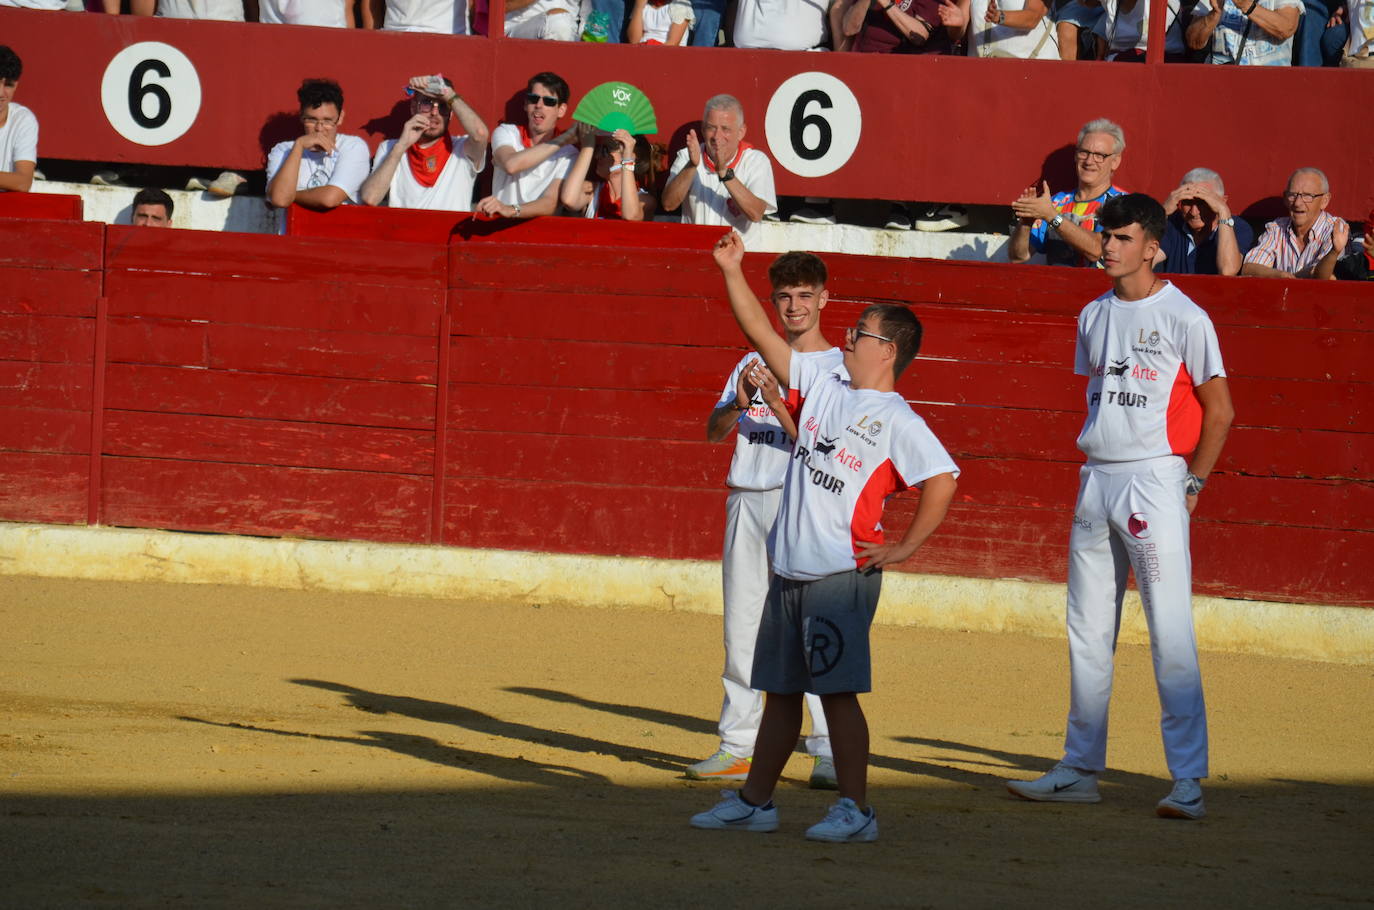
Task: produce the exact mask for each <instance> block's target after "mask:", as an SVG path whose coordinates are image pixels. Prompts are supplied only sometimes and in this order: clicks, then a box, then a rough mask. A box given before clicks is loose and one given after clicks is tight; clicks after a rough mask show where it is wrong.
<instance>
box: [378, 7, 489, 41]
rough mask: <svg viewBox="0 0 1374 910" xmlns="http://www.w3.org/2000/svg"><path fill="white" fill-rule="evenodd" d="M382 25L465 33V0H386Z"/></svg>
mask: <svg viewBox="0 0 1374 910" xmlns="http://www.w3.org/2000/svg"><path fill="white" fill-rule="evenodd" d="M382 28H384V29H386V30H387V31H389V32H432V33H435V34H439V35H466V34H467V33H468V9H467V2H466V0H386V19H385V20H384V22H383V25H382Z"/></svg>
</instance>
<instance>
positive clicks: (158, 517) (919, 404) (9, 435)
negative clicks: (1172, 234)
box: [0, 210, 1374, 606]
mask: <svg viewBox="0 0 1374 910" xmlns="http://www.w3.org/2000/svg"><path fill="white" fill-rule="evenodd" d="M336 214H339V215H341V217H337V218H336V217H335V215H330V216H327V217H319V216H316V217H313V218H311V217H306V218H302V219H300V220H299V221H296V222H295V223H294V224H293V228H294V229H295V230H296V231H298V232H302V234H304V232H309V233H310V234H313V236H305V235H302V236H294V237H286V238H282V237H267V236H258V235H243V234H213V233H201V232H194V231H157V230H150V229H138V228H127V227H113V226H111V227H106V226H103V225H98V224H81V223H71V222H61V221H33V220H29V221H18V220H10V221H0V519H5V520H18V521H45V522H61V523H82V522H86V521H90V522H93V523H101V524H111V525H127V526H133V527H154V528H169V529H187V530H200V531H222V532H235V533H249V534H267V535H287V536H303V537H317V538H345V539H362V540H380V541H405V542H415V543H419V542H431V543H444V544H449V545H458V546H472V547H494V548H514V549H526V550H534V551H548V552H576V553H604V554H612V555H631V556H657V557H667V558H698V559H714V558H716V557H717V556H718V548H719V541H720V537H721V531H722V515H723V508H722V507H723V504H724V495H725V494H724V489H723V487H722V482H723V478H724V476H725V470H726V466H727V464H728V461H729V457H730V452H731V447H730V446H729V445H715V446H713V445H708V444H707V443H706V442H704V441H703V438H704V427H705V419H706V415H707V413H708V412H709V410H710V408H711V406H712V404H713V402H714V400H715V397H716V396H717V394H718V393H719V389H720V385H721V383H722V382H723V380H724V377H725V375H726V374H727V372H728V371H729V369H730V367H731V366H732V365H733V363H734V361H735V360H736V359H737V358H738V356H739V353H740V350H741V343H740V339H739V337H738V335H737V330H736V329H735V328H734V325H733V322H732V321H731V319H730V317H729V315H728V308H727V307H726V305H725V303H724V301H723V300H722V299H721V288H720V278H719V275H718V273H717V272H716V269H715V267H714V265H713V263H712V262H711V260H710V257H709V254H708V253H707V249H708V248H709V246H710V244H711V243H712V241H713V240H714V238H715V236H716V232H715V231H714V230H712V229H709V228H693V227H683V226H677V225H652V226H648V227H650V228H652V230H650V231H647V232H632V231H627V230H626V229H625V226H624V225H615V224H608V223H598V222H584V221H577V222H569V221H567V220H562V219H541V220H535V221H531V222H524V223H521V224H518V225H515V226H509V227H508V226H505V225H503V224H499V223H485V224H483V223H475V222H470V221H467V220H466V218H464V217H463V216H452V215H449V216H439V215H434V214H425V213H414V217H410V215H411V214H412V213H405V212H399V211H376V212H372V211H369V210H352V211H350V212H348V213H347V214H346V215H343V213H336ZM369 217H372V218H375V221H374V222H373V223H372V225H371V227H370V228H369V225H368V219H369ZM369 237H371V238H374V239H368V238H369ZM377 237H382V238H386V239H375V238H377ZM636 238H638V241H639V242H638V243H636ZM827 258H828V261H829V263H830V266H831V269H832V274H833V276H834V277H833V280H832V283H831V291H832V294H833V297H832V303H831V305H830V306H829V307H828V308H827V310H826V318H825V329H826V332H827V334H829V335H830V336H831V337H839V335H840V332H841V330H842V328H843V327H844V326H845V325H849V324H851V323H852V322H853V320H854V319H855V318H856V317H857V315H858V313H859V311H860V309H861V308H862V307H863V306H864V305H865V304H866V303H868V302H871V301H873V300H903V301H909V302H911V303H912V304H913V306H914V307H915V310H916V312H917V313H918V314H919V315H920V317H921V318H922V320H923V321H924V322H925V324H926V329H927V337H926V343H925V347H924V350H923V351H922V357H921V359H919V360H918V361H917V362H916V363H915V364H914V365H913V367H912V368H911V369H910V370H909V371H908V373H907V375H906V376H905V377H903V381H902V384H901V386H900V389H899V390H900V391H902V392H903V393H904V394H905V395H906V396H907V398H908V399H910V400H912V401H913V402H915V403H916V404H915V407H916V408H917V410H918V411H920V412H921V413H922V414H923V415H924V416H926V418H927V419H928V420H929V422H930V423H931V425H932V426H933V427H934V429H935V430H936V432H937V433H938V434H939V435H940V437H941V439H942V440H944V442H945V444H946V445H947V447H948V448H949V449H950V451H951V452H952V453H953V454H954V455H955V457H956V458H957V459H958V460H959V461H960V463H961V466H962V467H963V469H964V476H963V478H962V479H961V482H960V487H959V493H958V498H957V501H956V504H955V506H954V508H953V509H952V511H951V513H950V516H949V518H948V519H947V521H946V523H945V525H944V526H943V527H942V528H941V530H940V532H939V534H938V535H937V536H936V538H935V539H933V540H932V541H931V542H930V543H929V544H928V545H927V547H926V548H924V549H923V550H922V552H921V554H920V557H919V558H918V559H917V560H916V561H914V562H913V563H912V564H911V565H910V566H908V567H907V568H909V569H911V570H921V571H933V572H937V573H948V574H957V575H968V576H975V577H1019V578H1028V579H1037V580H1044V581H1062V580H1063V577H1064V566H1065V543H1066V539H1067V532H1068V523H1069V518H1070V514H1071V509H1072V500H1073V495H1074V491H1075V488H1076V472H1077V467H1078V465H1079V464H1080V463H1081V460H1082V459H1081V456H1080V455H1079V454H1078V453H1077V451H1076V450H1075V449H1074V446H1073V440H1074V438H1075V436H1076V435H1077V430H1078V426H1079V424H1080V422H1081V415H1082V391H1081V385H1082V381H1081V379H1078V378H1076V377H1074V376H1073V375H1072V372H1071V369H1070V363H1071V359H1072V352H1073V321H1074V317H1075V315H1076V314H1077V312H1078V310H1079V309H1080V308H1081V307H1082V305H1083V304H1084V303H1085V302H1086V301H1087V300H1089V299H1090V298H1092V297H1093V296H1096V295H1097V294H1098V293H1100V292H1101V290H1102V289H1103V286H1104V285H1103V280H1102V278H1101V276H1100V275H1098V274H1096V273H1093V272H1088V271H1077V270H1068V269H1049V268H1036V267H1016V266H1008V265H984V264H974V263H950V262H936V261H922V260H895V259H881V258H864V257H851V256H830V257H827ZM769 259H770V257H769V256H766V255H751V256H750V257H749V261H748V268H749V272H750V274H751V275H753V276H755V280H756V286H757V289H758V290H759V291H760V293H763V292H765V291H766V287H764V284H763V280H764V279H763V276H764V272H765V268H766V265H767V263H768V261H769ZM1180 284H1181V285H1182V286H1183V287H1184V289H1185V290H1186V291H1188V293H1190V294H1192V295H1193V296H1194V297H1195V299H1197V300H1198V301H1199V302H1201V303H1202V304H1203V305H1204V306H1206V307H1207V308H1208V310H1209V312H1210V313H1211V314H1212V317H1213V320H1214V321H1215V322H1216V324H1217V327H1218V331H1219V333H1220V336H1221V342H1222V347H1223V352H1224V353H1225V356H1226V359H1227V363H1228V365H1229V369H1230V373H1231V377H1232V379H1231V382H1232V388H1233V392H1234V396H1235V401H1236V408H1237V412H1238V418H1237V426H1236V429H1235V430H1234V432H1233V435H1232V438H1231V441H1230V443H1229V444H1228V446H1227V449H1226V452H1225V455H1224V457H1223V459H1222V461H1221V464H1220V466H1219V469H1218V475H1217V476H1216V477H1215V479H1214V480H1213V482H1212V483H1211V485H1210V486H1209V488H1208V491H1207V493H1206V494H1205V495H1204V496H1203V500H1202V508H1201V511H1200V513H1199V514H1198V516H1197V518H1196V521H1195V524H1194V550H1193V551H1194V556H1195V563H1196V578H1197V582H1198V584H1197V587H1198V589H1199V590H1200V591H1202V592H1206V593H1212V594H1220V595H1225V596H1236V597H1250V598H1263V599H1276V600H1292V601H1302V602H1324V603H1340V604H1355V605H1363V606H1370V605H1374V581H1371V580H1370V575H1369V573H1368V572H1366V571H1364V570H1365V567H1366V566H1367V565H1369V564H1370V561H1371V558H1372V557H1374V546H1371V544H1372V543H1374V530H1372V529H1374V464H1371V453H1372V452H1374V448H1371V446H1370V442H1371V436H1372V434H1374V416H1371V415H1372V414H1374V412H1372V411H1371V410H1370V409H1369V408H1368V406H1367V404H1366V402H1367V400H1368V397H1369V394H1370V391H1371V383H1370V381H1369V379H1368V378H1367V376H1366V375H1365V372H1364V370H1363V358H1362V356H1361V355H1362V343H1363V342H1364V341H1365V340H1366V339H1367V338H1368V336H1369V333H1370V331H1371V329H1374V316H1371V315H1370V314H1371V313H1372V312H1374V309H1371V304H1374V294H1371V290H1370V289H1369V288H1367V287H1364V286H1362V285H1352V284H1346V283H1337V282H1290V281H1267V280H1259V279H1207V278H1193V279H1191V280H1181V281H1180ZM93 453H94V454H93ZM911 509H912V499H911V498H909V497H905V496H904V497H899V498H897V499H896V500H894V502H893V503H892V504H891V505H890V507H889V519H890V521H889V526H890V527H891V528H892V530H893V531H894V533H900V532H901V530H902V529H903V527H904V525H905V522H906V521H907V520H908V518H909V515H910V513H911Z"/></svg>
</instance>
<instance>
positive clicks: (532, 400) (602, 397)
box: [448, 373, 734, 446]
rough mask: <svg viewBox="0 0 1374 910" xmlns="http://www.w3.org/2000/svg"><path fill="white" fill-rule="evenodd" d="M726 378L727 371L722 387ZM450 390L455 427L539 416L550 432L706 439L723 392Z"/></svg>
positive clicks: (499, 425)
mask: <svg viewBox="0 0 1374 910" xmlns="http://www.w3.org/2000/svg"><path fill="white" fill-rule="evenodd" d="M725 378H726V374H725V373H722V374H721V378H720V384H721V385H724V382H725ZM450 391H451V394H450V397H449V412H448V423H449V426H451V427H453V428H455V429H461V430H471V431H490V432H502V431H506V430H509V429H510V428H511V427H512V426H513V425H515V424H516V423H517V422H518V424H519V425H522V426H529V425H530V421H531V420H532V419H533V417H532V415H537V420H538V422H539V426H540V427H542V428H543V431H544V432H547V433H580V434H590V433H592V432H600V433H602V434H605V435H607V436H617V437H620V438H637V439H660V440H661V439H692V440H695V439H704V438H705V437H706V419H707V417H709V416H710V414H711V409H712V408H713V407H714V406H715V403H716V400H717V396H718V395H719V392H720V390H719V389H717V390H715V391H712V392H707V391H705V390H702V389H698V390H693V391H685V392H674V391H662V392H660V391H653V390H639V391H635V390H618V389H577V388H559V387H549V386H523V385H503V386H490V385H486V384H454V385H452V386H451V387H450ZM733 444H734V443H733V441H732V442H730V443H728V444H725V445H727V446H732V445H733Z"/></svg>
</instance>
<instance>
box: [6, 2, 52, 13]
mask: <svg viewBox="0 0 1374 910" xmlns="http://www.w3.org/2000/svg"><path fill="white" fill-rule="evenodd" d="M6 6H12V7H18V8H19V9H45V10H51V11H53V12H60V11H62V10H65V9H67V0H0V7H6Z"/></svg>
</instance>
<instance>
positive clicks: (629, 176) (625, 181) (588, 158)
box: [561, 123, 654, 221]
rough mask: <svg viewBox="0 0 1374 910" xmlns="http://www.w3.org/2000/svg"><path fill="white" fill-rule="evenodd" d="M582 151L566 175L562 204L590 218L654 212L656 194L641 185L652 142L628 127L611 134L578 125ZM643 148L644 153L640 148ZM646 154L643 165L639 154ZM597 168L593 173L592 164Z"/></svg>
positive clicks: (629, 216) (637, 217)
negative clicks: (633, 132)
mask: <svg viewBox="0 0 1374 910" xmlns="http://www.w3.org/2000/svg"><path fill="white" fill-rule="evenodd" d="M578 139H579V141H580V143H581V146H582V148H581V150H580V151H579V152H578V153H577V160H576V161H574V162H573V163H572V167H570V168H569V169H568V176H566V177H564V178H563V188H562V190H561V196H562V201H563V207H564V208H565V209H567V210H568V213H569V214H572V215H583V216H585V217H587V218H623V219H624V220H626V221H644V220H646V219H648V218H652V217H653V214H654V197H653V194H652V193H650V192H649V191H648V190H647V189H644V188H642V187H643V186H646V185H647V184H648V181H647V180H646V181H644V183H643V184H641V182H640V174H641V173H643V174H645V175H647V174H648V171H649V165H650V159H651V157H652V152H651V151H650V149H649V143H648V142H647V141H646V140H644V139H643V137H641V138H640V141H639V142H636V140H635V137H634V136H631V135H630V134H629V133H628V132H626V131H625V130H616V131H615V132H614V133H612V134H611V135H610V136H606V135H600V134H599V131H598V130H597V129H596V128H595V127H592V126H588V125H587V124H585V123H582V124H578ZM637 148H638V149H642V152H639V151H637ZM641 153H642V154H643V155H644V159H643V166H642V167H641V166H640V160H639V155H640V154H641ZM593 162H595V167H596V170H595V172H594V174H595V176H592V175H593V171H592V166H593Z"/></svg>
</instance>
